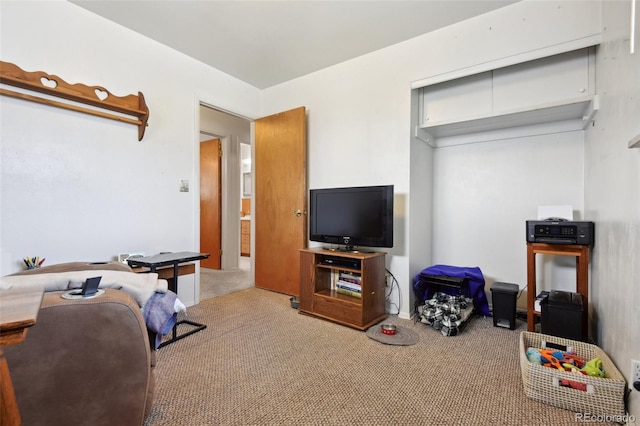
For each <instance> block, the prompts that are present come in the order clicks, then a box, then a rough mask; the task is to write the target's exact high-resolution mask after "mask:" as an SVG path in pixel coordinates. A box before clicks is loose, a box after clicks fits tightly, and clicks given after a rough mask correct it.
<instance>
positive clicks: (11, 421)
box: [0, 348, 21, 426]
mask: <svg viewBox="0 0 640 426" xmlns="http://www.w3.org/2000/svg"><path fill="white" fill-rule="evenodd" d="M0 418H1V419H2V425H3V426H4V425H7V426H19V425H20V424H21V421H20V412H19V411H18V403H17V402H16V396H15V393H14V392H13V384H12V383H11V375H10V374H9V365H8V364H7V359H6V358H5V357H4V353H3V352H2V348H0ZM5 422H6V423H5Z"/></svg>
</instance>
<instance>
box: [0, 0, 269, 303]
mask: <svg viewBox="0 0 640 426" xmlns="http://www.w3.org/2000/svg"><path fill="white" fill-rule="evenodd" d="M0 8H1V30H0V31H1V33H0V35H1V45H0V47H1V50H2V60H3V61H6V62H12V63H15V64H16V65H18V66H20V67H21V68H22V69H24V70H26V71H45V72H47V73H49V74H55V75H58V76H60V77H61V78H63V79H64V80H65V81H67V82H68V83H84V84H87V85H99V86H103V87H105V88H107V89H108V90H109V91H111V92H112V93H113V94H114V95H117V96H124V95H128V94H131V93H137V92H138V91H141V92H143V93H144V95H145V98H146V101H147V104H148V105H149V108H150V119H149V127H148V128H147V131H146V134H145V136H144V139H143V140H142V141H141V142H138V140H137V128H136V127H135V126H132V125H129V124H124V123H119V122H115V121H111V120H106V119H102V118H99V117H93V116H89V115H84V114H79V113H75V112H71V111H67V110H63V109H59V108H53V107H49V106H44V105H39V104H35V103H30V102H26V101H23V100H18V99H13V98H8V97H4V96H3V97H0V107H1V108H2V130H1V134H0V135H1V141H2V147H1V153H2V170H1V174H0V176H1V183H2V196H1V206H0V207H1V212H2V213H1V215H2V217H1V232H2V235H1V236H0V246H1V251H2V261H1V262H0V267H1V270H0V274H2V275H4V274H8V273H11V272H15V271H18V270H20V269H22V264H21V262H22V258H23V257H25V256H41V257H46V258H47V260H46V262H45V265H46V264H54V263H60V262H68V261H78V260H83V261H104V260H110V259H113V258H114V256H117V254H118V253H122V252H134V251H136V252H138V251H140V252H144V253H146V254H149V255H151V254H155V253H157V252H160V251H185V250H186V251H192V250H193V251H195V250H198V246H197V244H196V240H195V236H196V235H198V232H199V230H198V228H197V227H198V223H197V222H196V221H195V218H196V212H197V206H198V203H199V201H198V200H199V193H198V191H197V186H198V185H196V179H197V177H198V168H197V159H198V152H197V141H198V129H197V127H196V126H197V122H198V119H197V114H198V106H197V100H198V99H202V100H207V101H208V102H209V103H211V104H214V105H216V106H218V107H220V108H225V109H228V110H233V111H235V112H237V113H239V114H242V115H244V116H248V117H255V116H258V115H259V114H258V113H259V107H260V105H259V96H260V93H259V91H257V89H255V88H253V87H251V86H249V85H247V84H244V83H242V82H240V81H238V80H235V79H233V78H231V77H229V76H228V75H226V74H224V73H221V72H219V71H217V70H215V69H212V68H211V67H208V66H205V65H204V64H202V63H200V62H198V61H195V60H193V59H191V58H188V57H186V56H184V55H182V54H179V53H177V52H176V51H174V50H172V49H170V48H168V47H165V46H163V45H161V44H158V43H156V42H154V41H151V40H149V39H147V38H145V37H142V36H140V35H138V34H136V33H134V32H131V31H130V30H127V29H125V28H123V27H120V26H118V25H116V24H113V23H111V22H109V21H107V20H105V19H103V18H100V17H98V16H96V15H93V14H92V13H90V12H88V11H86V10H84V9H82V8H80V7H78V6H75V5H73V4H71V3H68V2H64V1H63V2H60V1H52V2H13V1H2V2H0ZM181 179H188V180H189V181H190V183H191V191H190V192H188V193H181V192H179V182H180V180H181ZM196 279H197V277H196ZM180 283H181V284H180V292H179V295H180V297H181V299H183V301H185V303H187V304H191V303H194V302H195V301H197V294H196V287H195V280H194V277H193V276H189V277H185V279H184V280H183V279H182V278H181V280H180Z"/></svg>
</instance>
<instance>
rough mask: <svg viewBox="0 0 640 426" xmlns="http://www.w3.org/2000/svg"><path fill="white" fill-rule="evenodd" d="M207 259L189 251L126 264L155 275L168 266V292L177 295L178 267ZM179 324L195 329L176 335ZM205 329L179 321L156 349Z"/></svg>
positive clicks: (196, 324)
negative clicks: (144, 269) (171, 271)
mask: <svg viewBox="0 0 640 426" xmlns="http://www.w3.org/2000/svg"><path fill="white" fill-rule="evenodd" d="M208 257H209V254H208V253H195V252H190V251H182V252H178V253H161V254H156V255H154V256H146V257H134V258H133V259H127V263H128V264H129V266H131V267H132V268H134V267H138V266H142V267H147V268H149V271H148V272H152V273H155V272H156V270H157V269H158V268H162V267H163V266H169V265H171V266H173V280H168V281H169V290H171V291H173V292H174V293H176V294H177V293H178V276H180V275H181V274H180V266H179V265H180V264H181V263H186V262H193V261H196V260H202V259H206V258H208ZM179 324H189V325H192V326H194V327H195V328H193V329H191V330H189V331H187V332H185V333H183V334H180V335H178V333H177V328H178V325H179ZM205 328H207V326H206V325H204V324H200V323H197V322H195V321H189V320H180V321H178V322H176V324H175V325H174V326H173V330H172V335H171V339H169V340H166V341H164V342H162V343H161V344H160V346H158V348H161V347H163V346H166V345H168V344H171V343H173V342H175V341H177V340H180V339H183V338H185V337H187V336H190V335H192V334H193V333H197V332H198V331H200V330H204V329H205Z"/></svg>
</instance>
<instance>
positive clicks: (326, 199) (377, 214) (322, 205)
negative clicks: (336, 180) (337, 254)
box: [309, 185, 393, 251]
mask: <svg viewBox="0 0 640 426" xmlns="http://www.w3.org/2000/svg"><path fill="white" fill-rule="evenodd" d="M309 195H310V197H309V207H310V208H309V239H310V240H311V241H317V242H321V243H328V244H339V245H344V247H343V248H336V249H335V250H341V251H355V247H356V246H364V247H393V185H382V186H357V187H350V188H325V189H312V190H310V191H309Z"/></svg>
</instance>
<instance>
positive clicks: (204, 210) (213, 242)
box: [200, 139, 222, 269]
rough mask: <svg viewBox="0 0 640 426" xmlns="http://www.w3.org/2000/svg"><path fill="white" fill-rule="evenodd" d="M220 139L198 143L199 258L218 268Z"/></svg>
mask: <svg viewBox="0 0 640 426" xmlns="http://www.w3.org/2000/svg"><path fill="white" fill-rule="evenodd" d="M221 152H222V151H221V147H220V139H211V140H208V141H204V142H201V143H200V252H201V253H209V254H210V255H211V256H209V258H208V259H203V260H201V261H200V266H202V267H204V268H211V269H220V263H221V258H222V256H221V245H222V243H221V241H222V238H221V231H222V229H221V228H222V226H221V223H222V156H221Z"/></svg>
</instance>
